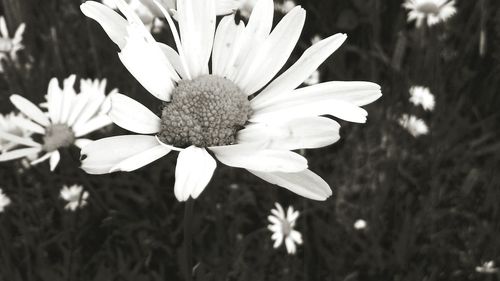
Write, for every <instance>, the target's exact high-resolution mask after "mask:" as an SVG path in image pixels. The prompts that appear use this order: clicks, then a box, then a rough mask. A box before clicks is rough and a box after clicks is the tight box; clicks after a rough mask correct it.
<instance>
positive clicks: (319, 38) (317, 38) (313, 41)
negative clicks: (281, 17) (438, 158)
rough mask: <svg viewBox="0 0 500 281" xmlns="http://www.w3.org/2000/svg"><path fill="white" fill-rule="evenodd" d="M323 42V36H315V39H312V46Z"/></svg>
mask: <svg viewBox="0 0 500 281" xmlns="http://www.w3.org/2000/svg"><path fill="white" fill-rule="evenodd" d="M321 40H323V38H322V37H321V36H319V35H318V34H316V35H314V36H313V38H311V44H313V45H314V44H316V43H318V42H320V41H321Z"/></svg>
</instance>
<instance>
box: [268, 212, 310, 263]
mask: <svg viewBox="0 0 500 281" xmlns="http://www.w3.org/2000/svg"><path fill="white" fill-rule="evenodd" d="M274 206H275V207H276V208H275V209H272V210H271V213H272V214H271V215H269V216H268V217H267V219H268V220H269V222H270V223H271V224H270V225H269V226H268V227H267V228H268V229H269V230H270V231H272V232H273V235H272V236H271V239H272V240H274V245H273V247H274V248H278V247H279V246H280V245H281V244H282V243H283V241H284V242H285V247H286V250H287V252H288V253H289V254H292V255H293V254H295V252H297V246H296V245H301V244H302V235H301V234H300V232H298V231H297V230H295V229H294V227H295V222H296V221H297V218H298V217H299V211H294V210H293V207H292V206H289V207H288V210H287V212H286V213H285V210H283V207H282V206H281V205H280V204H279V203H275V204H274Z"/></svg>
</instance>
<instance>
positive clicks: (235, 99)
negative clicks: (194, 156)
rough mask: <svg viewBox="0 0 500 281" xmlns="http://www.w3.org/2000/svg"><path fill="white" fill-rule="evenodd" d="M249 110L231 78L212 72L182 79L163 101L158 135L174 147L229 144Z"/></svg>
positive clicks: (247, 115) (245, 99) (244, 96)
mask: <svg viewBox="0 0 500 281" xmlns="http://www.w3.org/2000/svg"><path fill="white" fill-rule="evenodd" d="M250 114H251V108H250V102H249V101H248V98H247V96H246V95H245V94H244V93H243V92H242V91H241V90H240V89H239V88H238V87H237V86H236V85H235V84H234V83H233V82H231V81H229V80H227V79H225V78H222V77H218V76H213V75H205V76H201V77H198V78H196V79H194V80H182V81H180V82H179V85H178V86H177V87H176V88H175V89H174V90H173V92H172V101H171V102H169V103H165V104H164V107H163V109H162V114H161V131H160V133H159V134H158V137H159V139H160V140H161V141H162V142H164V143H166V144H170V145H174V146H177V147H188V146H190V145H195V146H197V147H209V146H219V145H229V144H233V143H234V142H235V140H236V132H237V131H238V130H240V129H242V128H243V126H244V125H245V123H246V122H247V120H248V118H249V116H250Z"/></svg>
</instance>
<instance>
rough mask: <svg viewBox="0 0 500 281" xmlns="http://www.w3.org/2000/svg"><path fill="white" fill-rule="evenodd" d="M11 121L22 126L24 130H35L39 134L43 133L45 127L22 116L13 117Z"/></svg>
mask: <svg viewBox="0 0 500 281" xmlns="http://www.w3.org/2000/svg"><path fill="white" fill-rule="evenodd" d="M12 122H14V123H15V124H16V125H17V126H19V127H21V128H23V129H25V130H28V131H31V132H35V133H38V134H41V135H43V134H45V129H44V128H43V127H42V126H40V125H38V124H36V123H35V122H33V121H30V120H28V119H26V118H24V117H16V118H13V119H12Z"/></svg>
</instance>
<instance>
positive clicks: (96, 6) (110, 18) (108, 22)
mask: <svg viewBox="0 0 500 281" xmlns="http://www.w3.org/2000/svg"><path fill="white" fill-rule="evenodd" d="M80 9H81V10H82V12H83V14H84V15H86V16H87V17H89V18H91V19H93V20H95V21H97V22H98V23H99V24H100V25H101V27H102V28H103V29H104V31H105V32H106V34H108V36H109V38H110V39H111V40H112V41H113V42H114V43H115V44H116V45H118V47H119V48H120V49H123V47H125V37H126V36H127V25H128V23H127V20H126V19H124V18H123V17H122V16H120V15H119V14H118V13H116V12H115V11H113V10H112V9H110V8H109V7H107V6H105V5H103V4H101V3H99V2H95V1H87V2H85V3H83V4H82V5H80Z"/></svg>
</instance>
